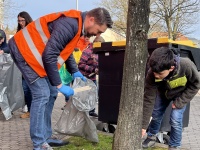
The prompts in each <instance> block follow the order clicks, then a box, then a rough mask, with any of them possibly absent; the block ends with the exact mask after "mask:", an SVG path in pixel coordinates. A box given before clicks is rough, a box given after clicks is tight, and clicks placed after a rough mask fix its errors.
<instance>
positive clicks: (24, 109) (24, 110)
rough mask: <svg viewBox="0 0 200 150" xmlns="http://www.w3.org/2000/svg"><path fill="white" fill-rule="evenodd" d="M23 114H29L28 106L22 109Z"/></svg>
mask: <svg viewBox="0 0 200 150" xmlns="http://www.w3.org/2000/svg"><path fill="white" fill-rule="evenodd" d="M22 112H24V113H26V112H28V107H27V105H25V106H24V107H23V108H22Z"/></svg>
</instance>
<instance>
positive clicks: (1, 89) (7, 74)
mask: <svg viewBox="0 0 200 150" xmlns="http://www.w3.org/2000/svg"><path fill="white" fill-rule="evenodd" d="M22 106H24V92H23V89H22V75H21V72H20V71H19V69H18V68H17V66H16V65H15V64H14V62H13V60H12V58H11V56H10V54H5V53H4V54H1V55H0V107H1V110H2V112H3V114H4V116H5V118H6V120H8V119H10V118H11V117H12V113H11V112H13V111H15V110H17V109H19V108H21V107H22Z"/></svg>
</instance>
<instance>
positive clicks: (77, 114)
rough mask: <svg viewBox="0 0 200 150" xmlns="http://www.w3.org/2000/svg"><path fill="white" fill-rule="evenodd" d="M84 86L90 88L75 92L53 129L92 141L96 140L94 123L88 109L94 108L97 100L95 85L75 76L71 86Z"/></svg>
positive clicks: (74, 87)
mask: <svg viewBox="0 0 200 150" xmlns="http://www.w3.org/2000/svg"><path fill="white" fill-rule="evenodd" d="M84 86H89V87H91V89H90V90H86V91H82V92H77V93H76V92H75V94H74V96H73V97H72V98H70V100H69V101H68V103H67V106H66V107H65V108H64V110H63V113H62V114H61V116H60V119H59V120H58V122H57V123H56V125H55V128H54V130H55V131H57V132H58V133H61V134H65V135H72V136H81V137H84V138H86V139H88V140H90V141H92V142H98V135H97V129H96V126H95V123H94V122H93V121H92V120H91V119H90V117H89V111H90V110H92V109H94V107H95V104H96V101H97V87H96V85H95V84H94V83H93V81H91V80H89V79H87V82H84V81H82V80H81V79H80V78H76V79H75V80H74V83H73V86H72V88H73V89H76V88H79V87H84Z"/></svg>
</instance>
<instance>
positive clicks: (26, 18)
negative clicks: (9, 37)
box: [17, 11, 33, 32]
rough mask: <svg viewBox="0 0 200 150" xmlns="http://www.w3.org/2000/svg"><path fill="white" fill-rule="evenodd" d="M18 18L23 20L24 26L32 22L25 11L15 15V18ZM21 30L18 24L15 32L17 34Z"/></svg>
mask: <svg viewBox="0 0 200 150" xmlns="http://www.w3.org/2000/svg"><path fill="white" fill-rule="evenodd" d="M18 17H22V18H24V19H25V22H26V24H25V26H27V25H28V24H29V23H31V22H32V21H33V19H32V18H31V16H30V15H29V14H28V13H27V12H26V11H22V12H20V13H19V14H18V15H17V18H18ZM21 29H22V28H21V26H20V24H19V23H18V26H17V32H18V31H19V30H21Z"/></svg>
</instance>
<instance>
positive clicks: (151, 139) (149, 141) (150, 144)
mask: <svg viewBox="0 0 200 150" xmlns="http://www.w3.org/2000/svg"><path fill="white" fill-rule="evenodd" d="M155 143H156V136H148V137H147V138H146V139H145V140H144V142H142V147H143V148H149V147H154V145H155Z"/></svg>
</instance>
